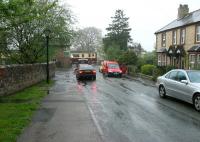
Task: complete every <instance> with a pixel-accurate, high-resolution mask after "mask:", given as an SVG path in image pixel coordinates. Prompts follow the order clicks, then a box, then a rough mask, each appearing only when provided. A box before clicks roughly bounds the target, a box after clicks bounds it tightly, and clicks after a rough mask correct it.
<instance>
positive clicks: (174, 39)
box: [172, 31, 176, 45]
mask: <svg viewBox="0 0 200 142" xmlns="http://www.w3.org/2000/svg"><path fill="white" fill-rule="evenodd" d="M172 44H173V45H176V31H173V32H172Z"/></svg>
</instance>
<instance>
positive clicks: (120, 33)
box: [103, 10, 132, 53]
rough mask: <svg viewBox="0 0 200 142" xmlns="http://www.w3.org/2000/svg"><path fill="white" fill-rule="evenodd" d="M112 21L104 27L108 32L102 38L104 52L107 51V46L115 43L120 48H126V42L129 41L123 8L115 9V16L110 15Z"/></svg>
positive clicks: (129, 29) (126, 20)
mask: <svg viewBox="0 0 200 142" xmlns="http://www.w3.org/2000/svg"><path fill="white" fill-rule="evenodd" d="M111 18H112V23H111V24H109V27H108V28H106V30H107V31H108V33H107V34H106V37H105V38H104V39H103V43H104V49H105V53H107V48H109V47H110V46H111V45H113V44H116V45H118V46H119V48H120V50H127V47H128V42H131V41H132V39H131V36H130V31H131V28H129V23H128V20H129V18H127V17H126V16H125V14H124V11H123V10H116V12H115V16H114V17H111Z"/></svg>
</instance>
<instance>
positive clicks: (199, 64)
mask: <svg viewBox="0 0 200 142" xmlns="http://www.w3.org/2000/svg"><path fill="white" fill-rule="evenodd" d="M197 69H200V54H198V55H197Z"/></svg>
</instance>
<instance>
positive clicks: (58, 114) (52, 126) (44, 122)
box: [17, 71, 103, 142]
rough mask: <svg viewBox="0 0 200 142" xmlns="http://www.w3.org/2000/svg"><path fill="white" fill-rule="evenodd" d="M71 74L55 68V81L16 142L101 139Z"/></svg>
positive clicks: (63, 141) (91, 141) (67, 141)
mask: <svg viewBox="0 0 200 142" xmlns="http://www.w3.org/2000/svg"><path fill="white" fill-rule="evenodd" d="M70 76H73V74H71V75H68V74H63V73H61V72H59V71H57V72H56V76H55V85H54V86H53V87H51V88H49V95H48V96H47V97H46V98H45V99H44V100H43V101H42V105H41V108H40V109H39V110H38V111H37V112H36V113H35V114H34V116H33V119H32V122H31V124H30V125H29V126H28V127H27V128H25V129H24V132H23V134H22V135H21V136H20V137H19V138H18V140H17V142H102V141H103V139H102V137H101V131H100V130H99V129H98V125H97V123H96V121H95V118H94V117H93V114H92V111H91V110H90V109H89V107H88V105H87V103H86V100H85V98H84V97H83V96H81V94H80V92H79V90H78V89H77V88H76V87H75V86H76V83H77V81H76V80H74V79H69V78H70ZM70 81H71V82H70Z"/></svg>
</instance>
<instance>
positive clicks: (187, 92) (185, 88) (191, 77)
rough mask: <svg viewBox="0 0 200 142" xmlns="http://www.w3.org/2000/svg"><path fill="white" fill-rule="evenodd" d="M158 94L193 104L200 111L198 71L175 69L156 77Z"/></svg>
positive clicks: (199, 75)
mask: <svg viewBox="0 0 200 142" xmlns="http://www.w3.org/2000/svg"><path fill="white" fill-rule="evenodd" d="M157 87H158V90H159V95H160V97H162V98H165V97H166V96H171V97H174V98H178V99H180V100H183V101H186V102H189V103H191V104H193V105H194V107H195V109H196V110H197V111H199V112H200V71H198V70H182V69H175V70H171V71H169V72H168V73H166V74H164V75H163V76H160V77H158V78H157Z"/></svg>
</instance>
